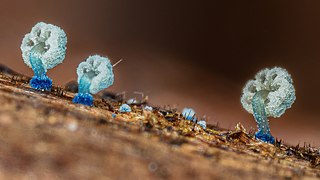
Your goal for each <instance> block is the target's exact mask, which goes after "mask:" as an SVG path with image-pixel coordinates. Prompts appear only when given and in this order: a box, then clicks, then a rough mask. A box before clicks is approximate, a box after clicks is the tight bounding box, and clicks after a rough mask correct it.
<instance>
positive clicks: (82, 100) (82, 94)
mask: <svg viewBox="0 0 320 180" xmlns="http://www.w3.org/2000/svg"><path fill="white" fill-rule="evenodd" d="M90 85H91V81H90V79H89V77H87V76H86V75H83V76H82V77H81V78H80V81H79V91H78V94H77V95H76V96H75V97H74V98H73V100H72V102H74V103H76V104H83V105H86V106H93V97H92V95H91V94H90Z"/></svg>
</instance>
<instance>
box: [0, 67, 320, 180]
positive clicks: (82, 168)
mask: <svg viewBox="0 0 320 180" xmlns="http://www.w3.org/2000/svg"><path fill="white" fill-rule="evenodd" d="M1 71H2V72H1V74H0V103H1V109H0V179H320V149H319V148H313V147H309V146H307V145H304V146H302V147H300V146H295V147H291V146H288V145H285V144H281V142H279V141H278V142H277V143H276V144H275V145H271V144H267V143H263V142H260V141H257V140H255V139H254V138H253V133H252V132H246V130H245V129H244V128H243V126H242V125H241V124H240V123H239V124H238V125H237V127H235V129H233V130H226V129H222V128H219V127H216V126H213V125H208V126H207V129H206V130H204V129H202V128H201V127H200V126H199V125H195V124H194V123H193V122H191V121H187V120H184V119H183V118H182V117H181V114H180V113H179V112H177V111H176V110H174V109H170V108H161V107H154V110H153V111H152V112H149V111H145V110H143V105H144V103H137V104H135V105H132V106H131V107H132V110H133V111H132V113H119V112H118V108H119V105H121V103H122V102H121V101H119V100H115V99H111V100H110V99H109V100H104V99H101V97H100V96H95V99H96V100H95V102H94V107H85V106H82V105H75V104H73V103H72V102H71V100H72V97H73V96H74V93H72V92H70V91H67V90H66V88H58V87H56V86H54V87H53V89H52V91H51V92H41V91H36V90H33V89H31V88H30V86H29V85H28V82H29V80H30V78H28V77H25V76H22V75H19V74H15V73H12V72H7V71H3V70H1ZM113 116H116V117H113Z"/></svg>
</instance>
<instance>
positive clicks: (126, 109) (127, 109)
mask: <svg viewBox="0 0 320 180" xmlns="http://www.w3.org/2000/svg"><path fill="white" fill-rule="evenodd" d="M119 112H121V113H127V112H131V107H130V106H129V105H128V104H122V105H121V106H120V108H119Z"/></svg>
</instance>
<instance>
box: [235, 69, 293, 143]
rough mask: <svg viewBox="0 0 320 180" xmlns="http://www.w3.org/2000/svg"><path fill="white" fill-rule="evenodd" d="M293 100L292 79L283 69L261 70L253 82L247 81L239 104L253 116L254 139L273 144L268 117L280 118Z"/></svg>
mask: <svg viewBox="0 0 320 180" xmlns="http://www.w3.org/2000/svg"><path fill="white" fill-rule="evenodd" d="M295 99H296V96H295V89H294V86H293V81H292V78H291V76H290V74H289V73H288V72H287V71H286V70H285V69H283V68H279V67H274V68H272V69H268V68H266V69H263V70H262V71H260V72H258V73H257V74H256V76H255V79H254V80H250V81H248V82H247V84H246V85H245V87H244V88H243V94H242V97H241V103H242V106H243V108H244V109H245V110H247V111H248V112H249V113H251V114H253V116H254V118H255V120H256V122H257V124H258V132H256V134H255V137H256V138H257V139H260V140H262V141H265V142H268V143H271V144H274V141H275V140H274V137H273V136H272V135H271V134H270V127H269V120H268V117H276V118H277V117H280V116H281V115H282V114H284V112H285V111H286V109H289V108H290V107H291V105H292V104H293V102H294V101H295Z"/></svg>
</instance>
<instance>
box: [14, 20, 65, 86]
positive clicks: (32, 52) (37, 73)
mask: <svg viewBox="0 0 320 180" xmlns="http://www.w3.org/2000/svg"><path fill="white" fill-rule="evenodd" d="M66 45H67V36H66V34H65V32H64V31H63V30H62V29H61V28H59V27H57V26H55V25H52V24H46V23H44V22H39V23H37V24H36V25H35V26H34V27H33V28H32V29H31V32H30V33H28V34H26V35H25V36H24V38H23V40H22V43H21V46H20V49H21V51H22V58H23V60H24V63H25V64H27V66H29V67H30V68H32V69H33V71H34V76H33V77H32V79H31V81H30V86H31V87H32V88H34V89H38V90H42V91H43V90H50V89H51V87H52V80H51V79H50V78H49V77H48V76H47V75H46V72H47V70H48V69H51V68H53V67H55V66H56V65H58V64H60V63H62V61H63V60H64V58H65V54H66V49H67V48H66Z"/></svg>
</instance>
